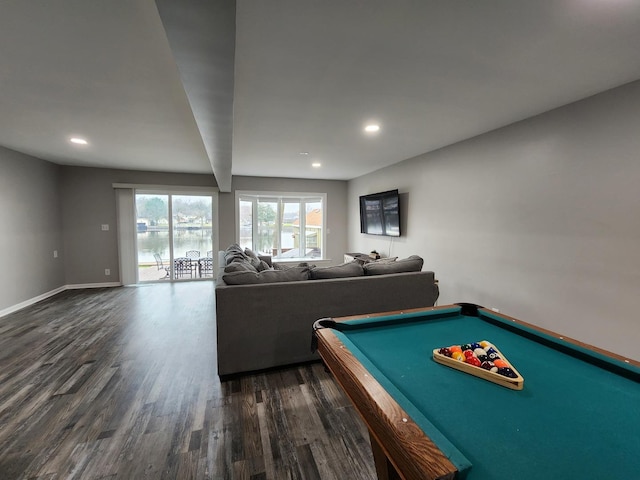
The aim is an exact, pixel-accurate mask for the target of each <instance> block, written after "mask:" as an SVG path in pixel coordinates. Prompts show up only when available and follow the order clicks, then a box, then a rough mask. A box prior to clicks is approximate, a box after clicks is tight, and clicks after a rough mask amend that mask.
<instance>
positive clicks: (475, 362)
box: [465, 357, 482, 367]
mask: <svg viewBox="0 0 640 480" xmlns="http://www.w3.org/2000/svg"><path fill="white" fill-rule="evenodd" d="M465 362H467V363H468V364H469V365H473V366H474V367H479V366H480V365H481V363H482V362H480V360H478V359H477V358H476V357H467V359H466V360H465Z"/></svg>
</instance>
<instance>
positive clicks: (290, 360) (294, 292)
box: [216, 245, 439, 377]
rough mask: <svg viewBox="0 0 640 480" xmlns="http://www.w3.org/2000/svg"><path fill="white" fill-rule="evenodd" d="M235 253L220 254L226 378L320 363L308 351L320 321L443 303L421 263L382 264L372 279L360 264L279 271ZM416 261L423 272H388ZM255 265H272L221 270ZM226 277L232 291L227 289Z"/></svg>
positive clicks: (221, 364) (219, 311)
mask: <svg viewBox="0 0 640 480" xmlns="http://www.w3.org/2000/svg"><path fill="white" fill-rule="evenodd" d="M232 247H237V245H235V246H232ZM232 247H230V248H232ZM238 249H239V247H238ZM236 250H237V249H236ZM237 253H238V252H237V251H236V252H235V253H234V254H233V255H229V249H227V250H226V251H223V252H220V254H219V263H218V265H220V269H221V275H219V278H218V281H217V284H216V323H217V343H218V373H219V375H220V376H221V377H225V376H230V375H235V374H240V373H243V372H250V371H255V370H262V369H267V368H272V367H278V366H284V365H291V364H296V363H301V362H306V361H311V360H317V359H318V358H319V357H318V356H317V354H315V353H312V352H311V348H310V345H311V337H312V325H313V322H314V321H316V320H317V319H319V318H324V317H341V316H347V315H358V314H367V313H375V312H382V311H393V310H405V309H409V308H419V307H429V306H433V305H434V304H435V302H436V300H437V299H438V294H439V290H438V284H437V282H436V280H435V275H434V273H433V272H429V271H421V267H422V259H420V258H419V257H410V258H409V259H406V260H405V262H406V265H407V266H404V267H403V265H402V264H403V261H402V260H399V261H398V263H396V262H393V263H394V264H395V265H393V266H392V267H386V268H385V267H383V266H382V265H383V264H382V263H376V264H375V265H376V266H375V267H370V268H369V270H371V274H365V265H359V264H357V262H354V263H356V264H357V266H358V267H359V270H358V268H356V267H354V266H352V265H351V264H344V265H339V266H336V267H324V268H318V267H313V266H309V265H306V264H300V265H298V266H295V267H292V268H286V269H281V270H278V269H277V267H278V265H277V264H276V265H275V267H276V268H274V266H273V265H271V263H270V261H269V260H270V259H269V258H268V257H267V258H265V257H262V258H253V259H252V258H251V255H248V256H247V257H248V258H247V259H242V258H241V256H239V255H237ZM248 253H250V254H251V252H250V251H249V252H248ZM234 255H235V257H234ZM416 259H419V267H420V268H418V269H417V271H405V272H396V273H386V272H387V271H390V272H393V271H394V268H395V270H398V269H400V270H401V269H403V268H413V269H414V270H415V269H416ZM252 261H253V264H254V265H257V264H258V263H260V262H264V263H265V264H266V266H265V265H262V264H261V266H260V267H258V268H262V270H259V271H258V270H256V271H251V270H249V269H247V270H246V271H247V273H246V275H243V274H237V273H236V272H238V271H240V272H243V271H244V270H242V269H241V268H239V267H240V266H239V265H233V266H232V267H230V268H229V271H228V272H224V270H223V269H224V268H225V267H226V266H228V265H227V264H229V265H230V264H232V263H243V262H249V263H251V262H252ZM412 262H413V265H411V266H409V264H410V263H412ZM390 263H391V262H390ZM332 270H333V273H332ZM279 271H280V272H282V273H277V272H279ZM359 272H361V273H359ZM346 275H349V276H346ZM243 276H244V277H245V278H244V279H243V280H240V281H239V280H238V279H239V278H240V277H243ZM332 276H333V278H331V277H332ZM225 277H226V280H227V281H230V282H232V283H234V284H231V285H230V284H227V283H226V282H225V280H224V279H225ZM267 277H268V278H267Z"/></svg>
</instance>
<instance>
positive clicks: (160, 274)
mask: <svg viewBox="0 0 640 480" xmlns="http://www.w3.org/2000/svg"><path fill="white" fill-rule="evenodd" d="M207 278H209V279H210V278H213V273H212V272H208V273H203V274H202V276H200V274H199V273H198V271H197V270H195V271H194V272H193V274H192V275H189V274H186V275H181V276H179V277H177V278H176V280H200V279H207ZM170 280H171V279H170V277H168V276H166V271H165V270H164V269H160V270H158V267H157V266H156V264H155V263H153V264H150V263H141V264H139V265H138V281H139V282H159V281H162V282H168V281H170Z"/></svg>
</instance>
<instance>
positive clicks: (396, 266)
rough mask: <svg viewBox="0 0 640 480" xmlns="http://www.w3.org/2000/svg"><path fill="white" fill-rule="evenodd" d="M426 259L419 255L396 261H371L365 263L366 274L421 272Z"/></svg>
mask: <svg viewBox="0 0 640 480" xmlns="http://www.w3.org/2000/svg"><path fill="white" fill-rule="evenodd" d="M423 263H424V260H423V259H422V258H421V257H419V256H418V255H411V256H410V257H407V258H403V259H401V260H396V261H395V262H385V263H379V262H371V263H367V264H365V265H364V267H363V268H364V274H365V275H386V274H388V273H404V272H419V271H420V270H422V264H423Z"/></svg>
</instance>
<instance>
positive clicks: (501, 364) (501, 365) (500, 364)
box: [493, 358, 509, 368]
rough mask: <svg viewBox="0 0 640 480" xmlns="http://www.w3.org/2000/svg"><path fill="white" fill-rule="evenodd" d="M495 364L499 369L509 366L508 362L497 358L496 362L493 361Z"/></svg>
mask: <svg viewBox="0 0 640 480" xmlns="http://www.w3.org/2000/svg"><path fill="white" fill-rule="evenodd" d="M493 364H494V365H495V366H496V367H498V368H505V367H508V366H509V364H508V363H507V362H505V361H504V360H501V359H500V358H496V359H495V360H493Z"/></svg>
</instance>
